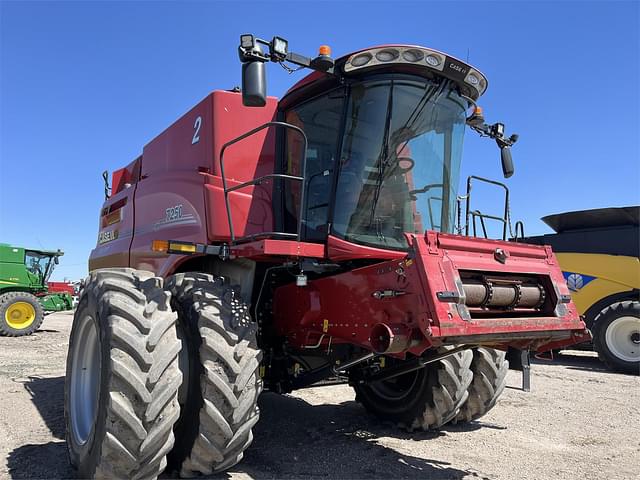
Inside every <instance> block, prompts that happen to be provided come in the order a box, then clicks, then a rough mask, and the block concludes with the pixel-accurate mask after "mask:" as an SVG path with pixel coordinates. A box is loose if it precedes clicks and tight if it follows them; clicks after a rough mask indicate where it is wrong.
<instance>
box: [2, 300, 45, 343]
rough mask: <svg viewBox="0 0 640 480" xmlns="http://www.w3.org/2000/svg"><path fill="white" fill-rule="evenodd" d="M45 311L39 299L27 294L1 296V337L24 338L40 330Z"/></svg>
mask: <svg viewBox="0 0 640 480" xmlns="http://www.w3.org/2000/svg"><path fill="white" fill-rule="evenodd" d="M43 320H44V311H43V309H42V305H40V302H39V301H38V297H36V296H35V295H32V294H30V293H27V292H8V293H3V294H2V295H0V336H6V337H23V336H25V335H31V334H32V333H33V332H35V331H36V330H38V328H40V325H42V321H43Z"/></svg>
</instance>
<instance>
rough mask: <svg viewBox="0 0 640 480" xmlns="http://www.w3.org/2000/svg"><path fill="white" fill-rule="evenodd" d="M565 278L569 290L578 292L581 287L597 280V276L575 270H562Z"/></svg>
mask: <svg viewBox="0 0 640 480" xmlns="http://www.w3.org/2000/svg"><path fill="white" fill-rule="evenodd" d="M562 274H563V275H564V278H565V280H566V281H567V286H568V287H569V290H571V291H572V292H577V291H578V290H580V289H581V288H583V287H585V286H586V285H587V284H589V283H590V282H592V281H593V280H595V278H596V277H591V276H589V275H582V274H580V273H574V272H562Z"/></svg>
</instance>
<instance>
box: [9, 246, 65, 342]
mask: <svg viewBox="0 0 640 480" xmlns="http://www.w3.org/2000/svg"><path fill="white" fill-rule="evenodd" d="M62 255H64V253H63V252H62V251H61V250H56V251H53V250H34V249H27V248H22V247H14V246H11V245H7V244H6V243H0V335H5V336H9V337H20V336H23V335H31V334H32V333H33V332H35V331H36V330H37V329H38V327H40V325H41V324H42V320H43V319H44V314H45V311H47V312H48V311H61V310H70V309H71V308H72V306H73V299H72V297H71V295H70V294H69V293H68V292H56V293H50V292H49V288H48V283H47V282H48V280H49V277H50V276H51V273H52V272H53V269H54V267H55V265H56V264H57V263H58V258H59V257H61V256H62Z"/></svg>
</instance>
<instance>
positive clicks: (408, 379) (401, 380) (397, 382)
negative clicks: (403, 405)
mask: <svg viewBox="0 0 640 480" xmlns="http://www.w3.org/2000/svg"><path fill="white" fill-rule="evenodd" d="M417 381H418V371H415V372H409V373H405V374H404V375H400V376H397V377H395V378H392V379H390V380H381V381H379V382H372V383H370V384H369V388H371V390H373V391H374V392H375V393H376V395H377V396H379V397H380V398H383V399H384V400H389V401H399V400H404V399H405V398H407V397H410V396H413V387H414V386H415V384H416V382H417Z"/></svg>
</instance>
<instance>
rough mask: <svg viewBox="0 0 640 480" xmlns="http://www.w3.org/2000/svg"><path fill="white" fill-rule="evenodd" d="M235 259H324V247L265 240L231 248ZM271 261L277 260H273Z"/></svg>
mask: <svg viewBox="0 0 640 480" xmlns="http://www.w3.org/2000/svg"><path fill="white" fill-rule="evenodd" d="M231 254H232V256H235V257H245V258H254V259H256V258H264V259H268V257H275V256H279V257H307V258H324V245H323V244H321V243H306V242H296V241H292V240H273V239H265V240H259V241H256V242H250V243H242V244H240V245H234V246H232V247H231ZM271 261H276V259H274V258H271Z"/></svg>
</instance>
